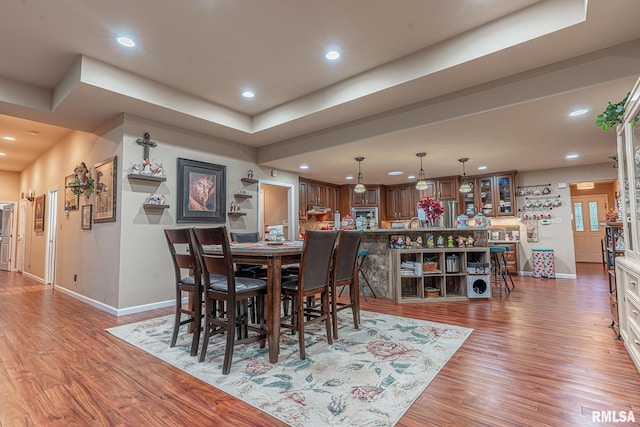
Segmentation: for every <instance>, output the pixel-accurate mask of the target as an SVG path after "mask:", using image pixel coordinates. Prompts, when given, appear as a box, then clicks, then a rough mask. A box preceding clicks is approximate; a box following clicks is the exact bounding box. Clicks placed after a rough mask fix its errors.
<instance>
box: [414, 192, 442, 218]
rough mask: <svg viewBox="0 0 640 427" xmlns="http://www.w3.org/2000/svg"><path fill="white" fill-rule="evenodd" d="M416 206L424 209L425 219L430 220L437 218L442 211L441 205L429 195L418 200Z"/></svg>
mask: <svg viewBox="0 0 640 427" xmlns="http://www.w3.org/2000/svg"><path fill="white" fill-rule="evenodd" d="M418 207H419V208H420V209H422V210H423V211H424V213H425V215H426V216H427V221H431V222H435V221H437V220H439V219H440V217H441V216H442V214H443V213H444V208H443V207H442V205H441V204H440V203H439V202H436V201H435V200H433V199H432V198H430V197H427V198H426V199H422V200H420V201H419V202H418Z"/></svg>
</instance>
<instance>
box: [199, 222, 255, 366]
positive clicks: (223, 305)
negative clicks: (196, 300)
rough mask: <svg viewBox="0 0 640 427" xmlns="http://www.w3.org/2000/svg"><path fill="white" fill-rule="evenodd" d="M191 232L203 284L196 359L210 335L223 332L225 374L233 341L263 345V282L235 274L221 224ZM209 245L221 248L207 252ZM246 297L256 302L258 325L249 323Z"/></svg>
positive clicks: (234, 342)
mask: <svg viewBox="0 0 640 427" xmlns="http://www.w3.org/2000/svg"><path fill="white" fill-rule="evenodd" d="M193 235H194V241H195V245H194V246H195V249H196V253H197V255H198V260H199V262H200V268H201V269H202V272H203V283H204V284H205V289H204V295H205V298H204V300H205V317H204V319H205V320H204V338H203V341H202V350H201V353H200V359H199V360H200V362H202V361H204V359H205V356H206V353H207V346H208V344H209V339H210V338H211V336H212V335H216V334H225V333H226V335H227V338H226V346H225V351H224V362H223V364H222V373H223V374H224V375H226V374H228V373H229V371H230V369H231V360H232V357H233V348H234V346H235V344H246V343H251V342H256V341H258V342H259V343H260V347H261V348H263V347H264V346H265V342H266V338H267V331H266V325H265V323H266V322H265V304H266V295H267V282H265V281H264V280H261V279H255V278H251V277H236V275H235V271H234V265H233V259H232V256H231V248H230V245H229V235H228V233H227V228H226V227H225V226H221V227H212V228H194V229H193ZM211 245H219V246H220V248H221V251H220V252H215V253H214V252H209V253H207V252H206V251H205V248H204V247H205V246H211ZM250 300H255V301H258V304H257V312H258V315H257V318H258V324H250V316H249V315H248V314H247V310H246V307H247V305H248V302H249V301H250ZM236 332H238V334H237V336H236ZM250 332H253V334H250Z"/></svg>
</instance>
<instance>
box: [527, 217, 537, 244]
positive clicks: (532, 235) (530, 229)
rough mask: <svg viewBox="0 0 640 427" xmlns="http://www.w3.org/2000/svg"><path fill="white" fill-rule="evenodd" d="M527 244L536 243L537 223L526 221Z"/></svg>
mask: <svg viewBox="0 0 640 427" xmlns="http://www.w3.org/2000/svg"><path fill="white" fill-rule="evenodd" d="M527 242H532V243H537V242H538V221H536V220H531V221H527Z"/></svg>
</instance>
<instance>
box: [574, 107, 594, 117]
mask: <svg viewBox="0 0 640 427" xmlns="http://www.w3.org/2000/svg"><path fill="white" fill-rule="evenodd" d="M588 112H589V110H587V109H586V108H576V109H575V110H573V111H572V112H570V113H569V115H570V116H571V117H577V116H582V115H584V114H587V113H588Z"/></svg>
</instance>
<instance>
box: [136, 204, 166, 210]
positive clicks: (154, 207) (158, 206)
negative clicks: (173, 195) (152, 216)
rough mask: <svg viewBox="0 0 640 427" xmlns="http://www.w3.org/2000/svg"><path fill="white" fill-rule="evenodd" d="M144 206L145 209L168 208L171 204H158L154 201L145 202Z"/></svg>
mask: <svg viewBox="0 0 640 427" xmlns="http://www.w3.org/2000/svg"><path fill="white" fill-rule="evenodd" d="M142 207H143V208H145V209H168V208H169V205H156V204H153V203H144V204H143V205H142Z"/></svg>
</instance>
